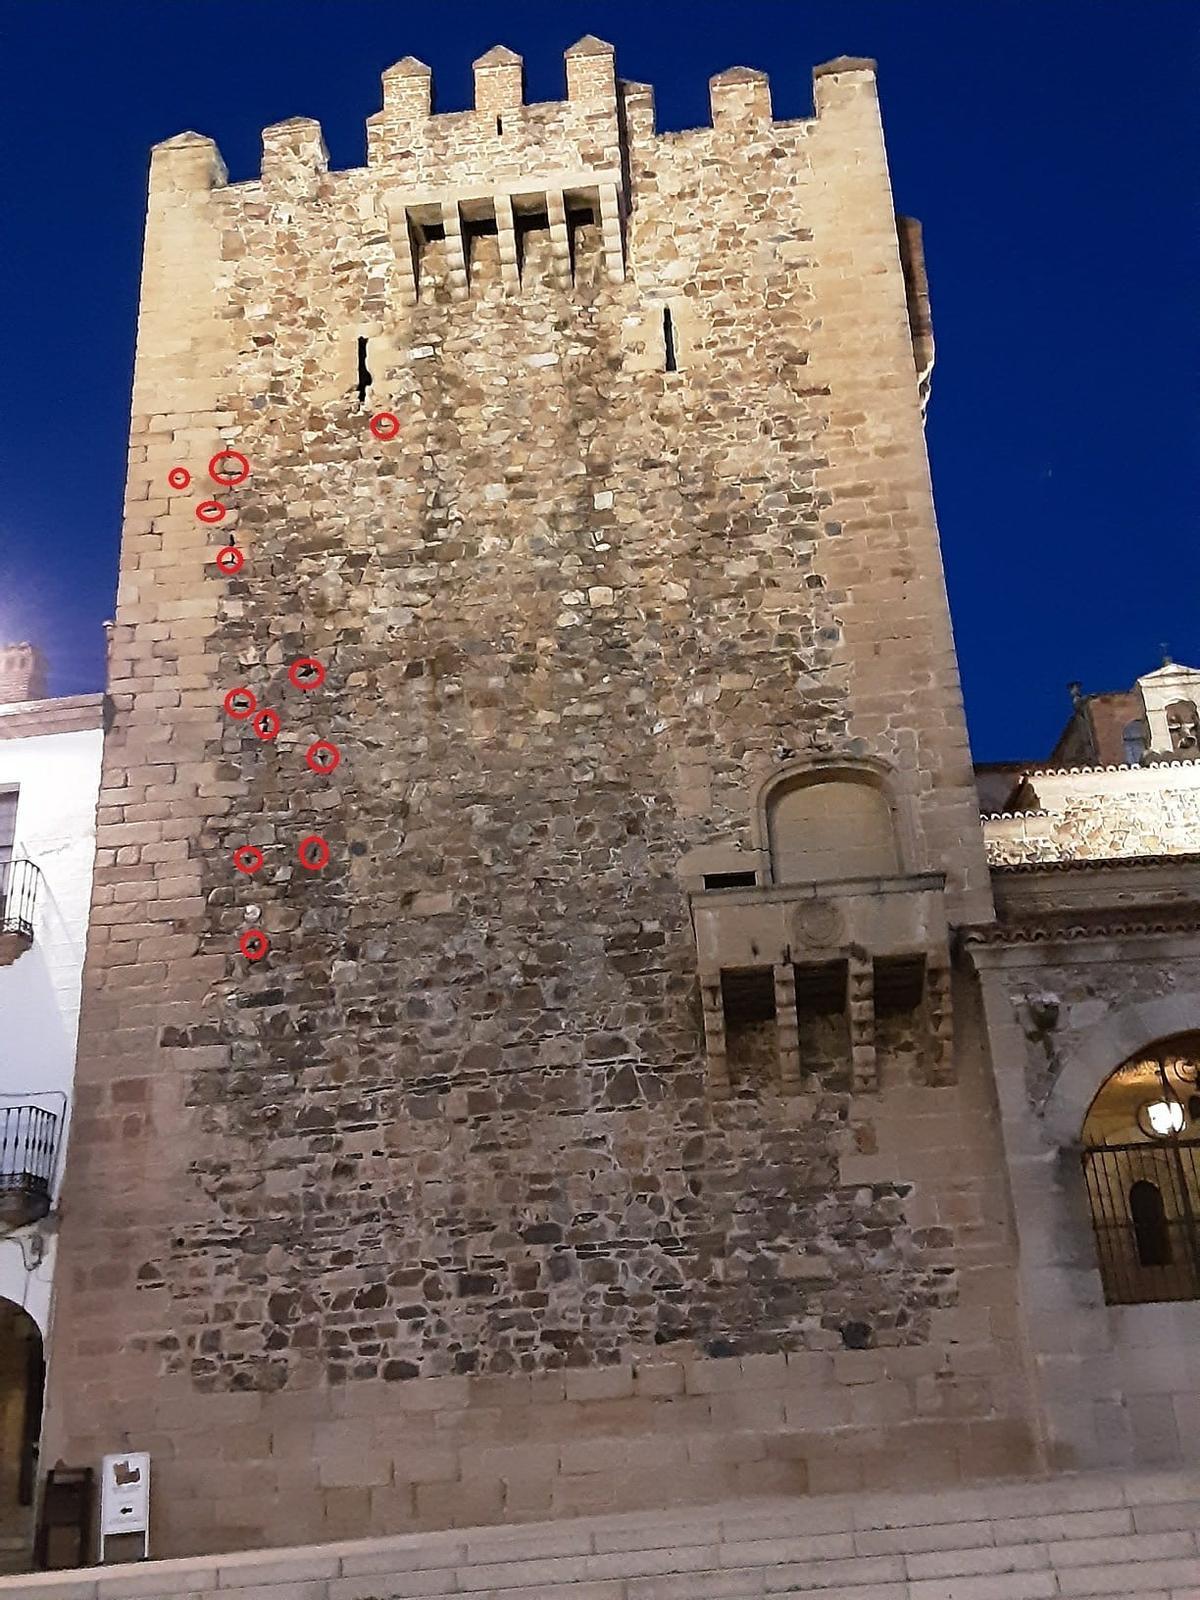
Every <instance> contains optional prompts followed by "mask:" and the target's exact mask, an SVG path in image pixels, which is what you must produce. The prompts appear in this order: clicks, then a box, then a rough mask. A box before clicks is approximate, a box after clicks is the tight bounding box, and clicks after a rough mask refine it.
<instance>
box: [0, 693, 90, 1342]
mask: <svg viewBox="0 0 1200 1600" xmlns="http://www.w3.org/2000/svg"><path fill="white" fill-rule="evenodd" d="M101 716H102V704H101V697H100V696H99V695H87V696H79V697H75V698H71V699H64V700H43V701H36V702H28V701H26V702H23V703H21V704H15V705H4V704H0V915H2V917H3V923H2V927H0V1210H2V1213H3V1215H2V1224H3V1225H2V1226H0V1299H3V1300H7V1301H11V1302H12V1303H13V1304H14V1305H17V1306H20V1307H22V1308H23V1309H24V1310H25V1311H27V1312H28V1313H29V1315H30V1316H31V1317H32V1318H33V1320H34V1321H35V1322H36V1323H37V1325H38V1327H39V1328H40V1330H41V1331H42V1333H43V1334H44V1333H45V1331H46V1328H47V1325H48V1321H49V1314H50V1297H51V1285H52V1280H53V1272H54V1253H55V1251H54V1246H55V1230H54V1227H53V1222H52V1221H51V1223H50V1224H49V1225H47V1224H46V1223H45V1222H41V1221H38V1220H35V1221H33V1222H30V1221H28V1220H27V1218H28V1215H29V1202H30V1191H31V1190H32V1191H34V1193H33V1209H34V1210H36V1209H39V1208H40V1207H41V1206H45V1205H47V1204H48V1205H49V1206H50V1207H53V1206H54V1204H55V1203H56V1201H57V1194H58V1187H59V1184H60V1183H61V1178H62V1166H63V1160H64V1157H65V1154H66V1140H67V1131H68V1125H69V1121H70V1104H71V1086H72V1079H73V1075H74V1067H75V1047H76V1036H77V1032H78V1023H79V1000H80V985H81V979H82V972H83V958H84V949H85V945H86V940H87V925H88V910H89V903H90V899H91V887H92V862H93V856H94V853H95V816H96V799H97V795H98V792H99V787H100V757H101V746H102V742H103V733H102V729H101ZM46 1114H48V1116H47V1115H46ZM49 1117H53V1119H54V1121H53V1123H51V1122H50V1121H49ZM47 1140H50V1141H52V1149H50V1150H48V1149H47ZM47 1158H49V1159H48V1160H47ZM47 1164H48V1166H49V1173H48V1178H47V1180H46V1184H47V1187H48V1190H49V1192H48V1194H39V1193H38V1192H37V1191H38V1188H39V1185H40V1184H41V1183H42V1174H43V1173H44V1172H45V1170H46V1167H47ZM22 1206H24V1207H25V1209H24V1210H22Z"/></svg>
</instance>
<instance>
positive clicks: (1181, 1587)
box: [0, 1470, 1200, 1600]
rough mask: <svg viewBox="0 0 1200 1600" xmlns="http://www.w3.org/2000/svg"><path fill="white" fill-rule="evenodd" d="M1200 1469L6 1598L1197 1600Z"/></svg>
mask: <svg viewBox="0 0 1200 1600" xmlns="http://www.w3.org/2000/svg"><path fill="white" fill-rule="evenodd" d="M1198 1529H1200V1471H1195V1472H1189V1471H1186V1470H1184V1471H1179V1472H1170V1473H1157V1474H1145V1473H1142V1474H1127V1475H1114V1474H1104V1475H1088V1476H1078V1477H1075V1476H1065V1477H1058V1478H1052V1479H1047V1480H1044V1481H1028V1480H1026V1481H1022V1482H1019V1483H1012V1482H1008V1483H991V1484H987V1485H985V1486H980V1487H977V1488H971V1489H958V1490H949V1491H946V1492H945V1493H941V1494H911V1495H896V1494H893V1495H859V1496H851V1495H829V1496H815V1497H812V1498H807V1499H797V1500H783V1499H769V1500H767V1499H764V1500H747V1501H736V1502H727V1503H725V1504H723V1505H718V1506H709V1507H703V1508H689V1509H688V1510H686V1511H682V1512H659V1513H639V1514H637V1515H634V1516H605V1517H585V1518H579V1519H575V1520H572V1521H569V1522H567V1521H564V1522H554V1523H530V1524H525V1525H522V1526H516V1527H505V1528H476V1529H465V1530H464V1529H456V1530H454V1531H453V1532H448V1533H433V1534H408V1535H399V1536H396V1537H394V1538H388V1539H371V1540H363V1541H359V1542H356V1543H346V1544H328V1545H313V1546H309V1547H307V1548H304V1549H290V1550H264V1551H255V1552H251V1553H246V1554H235V1555H225V1556H205V1557H192V1558H188V1559H186V1560H177V1561H162V1562H152V1563H148V1564H145V1563H142V1564H134V1565H128V1566H120V1567H117V1566H113V1567H104V1568H94V1567H93V1568H88V1569H86V1570H83V1571H78V1572H73V1573H43V1574H38V1575H35V1576H30V1577H24V1578H0V1600H4V1597H7V1596H13V1597H15V1596H17V1595H21V1596H28V1597H29V1600H183V1597H184V1596H186V1597H188V1600H201V1597H204V1596H208V1595H210V1594H211V1595H213V1596H214V1600H426V1597H433V1596H446V1595H452V1596H457V1597H459V1600H749V1597H760V1600H766V1597H776V1596H779V1597H784V1596H789V1595H791V1596H794V1595H818V1596H820V1597H822V1600H1086V1597H1089V1596H1105V1595H1112V1596H1120V1597H1121V1600H1200V1541H1198V1537H1197V1530H1198Z"/></svg>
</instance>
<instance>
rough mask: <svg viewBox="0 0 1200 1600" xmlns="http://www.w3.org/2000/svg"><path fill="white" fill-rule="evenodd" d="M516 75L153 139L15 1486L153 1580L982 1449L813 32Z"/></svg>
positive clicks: (965, 1277)
mask: <svg viewBox="0 0 1200 1600" xmlns="http://www.w3.org/2000/svg"><path fill="white" fill-rule="evenodd" d="M566 78H567V97H566V99H565V100H564V101H562V102H556V103H547V104H526V103H525V102H524V97H523V90H522V65H521V60H520V58H519V57H518V56H516V55H514V54H513V53H512V52H511V51H509V50H506V49H501V48H497V49H495V50H492V51H490V52H489V53H488V54H487V55H486V56H484V57H483V58H482V59H481V60H480V61H478V62H477V63H476V64H475V107H474V109H472V110H468V111H462V112H456V113H451V114H439V115H434V114H432V113H431V83H430V73H429V70H428V68H426V67H425V66H423V65H422V64H421V63H420V62H418V61H415V60H413V59H411V58H406V59H405V60H403V61H401V62H399V63H398V64H397V65H396V66H394V67H392V68H391V69H389V70H388V71H387V72H386V73H385V74H384V77H383V98H384V105H383V110H382V111H381V112H379V113H378V114H377V115H375V116H373V117H372V118H371V119H370V122H369V125H368V128H369V150H368V163H367V166H366V167H365V168H363V169H361V170H356V171H350V172H331V171H329V170H328V167H327V161H326V155H325V150H324V147H323V144H322V138H321V133H320V129H319V128H318V127H317V125H316V124H315V123H313V122H310V121H307V120H303V119H297V120H294V121H290V122H285V123H282V124H280V125H279V126H276V127H272V128H269V129H268V130H267V131H266V132H265V134H264V137H263V150H264V153H263V164H262V175H261V178H260V179H258V180H255V181H252V182H246V183H240V184H229V183H227V181H226V175H225V172H224V169H223V167H222V164H221V160H220V157H219V155H218V153H217V151H216V148H215V147H214V145H213V144H212V142H211V141H210V140H208V139H206V138H201V137H199V136H198V135H195V134H183V135H180V136H179V137H178V138H175V139H171V140H169V141H167V142H166V143H165V144H163V145H161V146H159V147H158V148H157V149H156V150H155V152H154V155H153V160H152V164H151V173H150V200H149V220H148V225H147V235H146V249H145V265H144V275H143V286H142V299H141V308H140V319H139V334H138V349H137V365H136V379H135V389H134V401H133V422H132V435H131V452H130V459H131V466H130V473H129V492H128V504H127V508H126V509H127V515H126V522H125V530H124V540H123V547H122V560H121V585H120V595H119V608H118V613H117V619H116V627H115V630H114V633H113V640H112V658H111V683H110V690H111V696H112V701H113V708H114V718H113V724H112V728H111V731H110V733H109V735H108V739H107V747H106V761H105V777H104V788H103V791H102V794H101V807H102V809H101V812H100V835H99V859H98V868H97V874H96V891H95V903H94V916H93V924H92V934H91V943H90V948H89V956H88V967H87V976H86V997H85V1009H84V1020H83V1042H82V1046H81V1059H80V1063H79V1074H78V1082H79V1106H78V1112H77V1116H76V1122H75V1132H74V1136H73V1145H72V1153H71V1159H70V1175H69V1183H68V1195H67V1200H66V1204H65V1212H64V1226H63V1233H62V1250H63V1261H64V1270H63V1272H62V1290H61V1298H60V1301H59V1304H58V1307H57V1314H56V1323H55V1328H54V1335H53V1350H52V1377H51V1402H50V1415H49V1422H48V1429H49V1433H48V1439H47V1443H46V1446H45V1449H44V1459H45V1460H46V1461H47V1462H52V1461H53V1460H54V1459H55V1458H56V1457H58V1456H62V1457H64V1458H66V1459H67V1460H68V1461H72V1462H73V1461H76V1460H81V1461H89V1460H93V1459H94V1458H95V1457H96V1456H98V1455H99V1453H100V1452H101V1451H103V1450H108V1449H121V1448H143V1449H148V1450H149V1451H150V1452H151V1453H152V1457H153V1462H154V1469H153V1470H154V1483H155V1489H154V1506H155V1516H156V1519H157V1521H156V1527H155V1541H154V1542H155V1549H156V1551H157V1552H158V1553H160V1554H168V1553H173V1552H184V1551H195V1550H202V1549H209V1548H228V1547H231V1546H235V1545H246V1544H249V1545H255V1544H263V1543H265V1544H272V1543H281V1542H286V1541H289V1540H296V1539H308V1540H311V1539H313V1538H320V1537H340V1536H347V1535H357V1534H366V1533H369V1532H384V1531H394V1530H397V1529H403V1528H406V1527H415V1526H429V1525H438V1524H446V1523H459V1524H467V1523H477V1522H486V1521H496V1520H502V1519H519V1518H523V1517H532V1516H539V1515H545V1514H547V1513H555V1512H558V1511H563V1512H567V1511H572V1510H578V1509H583V1508H586V1509H597V1508H599V1507H601V1506H612V1507H617V1506H631V1505H647V1504H655V1503H662V1502H664V1501H666V1500H671V1499H678V1500H693V1501H695V1500H702V1499H705V1498H710V1497H717V1496H719V1495H724V1494H729V1493H742V1492H744V1493H751V1492H755V1491H758V1490H771V1491H793V1490H794V1491H796V1492H804V1491H816V1490H821V1489H827V1488H852V1487H857V1486H872V1485H878V1484H881V1483H890V1482H896V1483H903V1484H905V1485H912V1484H913V1483H915V1482H921V1481H932V1482H945V1481H953V1480H955V1479H958V1478H962V1477H964V1476H971V1475H975V1474H980V1473H988V1472H1000V1471H1008V1470H1013V1469H1017V1468H1020V1467H1022V1466H1025V1465H1027V1464H1028V1463H1029V1460H1030V1450H1031V1443H1030V1441H1031V1439H1032V1437H1033V1436H1034V1433H1035V1431H1036V1430H1035V1429H1034V1427H1033V1423H1032V1420H1031V1402H1030V1401H1029V1398H1028V1392H1027V1385H1026V1378H1025V1372H1024V1368H1023V1364H1022V1359H1021V1356H1020V1339H1019V1336H1018V1331H1017V1325H1016V1300H1017V1294H1016V1288H1015V1282H1016V1280H1015V1274H1014V1270H1013V1246H1012V1241H1011V1230H1010V1223H1009V1216H1008V1208H1007V1203H1006V1199H1005V1195H1006V1191H1005V1187H1004V1180H1003V1177H1002V1173H1003V1170H1004V1169H1003V1161H1002V1157H1001V1155H1000V1152H999V1147H998V1143H997V1133H996V1118H995V1113H994V1107H993V1096H992V1092H991V1087H990V1077H989V1074H988V1068H987V1064H986V1058H985V1053H984V1049H983V1036H982V1032H981V1029H980V1025H979V1023H978V1020H977V1015H976V1009H975V1002H974V998H973V994H974V992H973V990H972V988H971V986H970V984H969V982H968V981H967V979H966V978H965V977H963V976H960V974H959V973H958V972H957V970H956V968H955V965H954V962H953V958H952V949H953V942H952V937H951V935H952V930H953V928H954V926H955V925H957V924H961V923H964V922H976V923H978V922H986V921H987V920H988V919H989V918H990V915H991V909H990V904H991V903H990V889H989V884H988V875H987V869H986V864H985V860H984V854H983V846H982V841H981V835H980V830H979V826H978V820H977V808H976V804H975V798H974V792H973V789H972V775H971V769H970V762H969V755H968V748H967V740H966V734H965V729H964V723H963V714H962V707H961V702H960V695H959V687H958V679H957V669H956V663H955V655H954V646H953V642H952V637H951V631H950V623H949V618H948V613H947V605H946V596H945V592H944V586H943V579H942V570H941V562H940V557H939V549H938V536H937V530H936V525H935V519H934V511H933V504H932V499H931V492H930V483H929V473H928V466H927V460H926V453H925V445H924V438H923V427H922V407H923V400H924V392H925V388H926V386H927V379H928V366H929V360H930V351H931V341H930V336H929V328H928V320H927V312H926V302H925V295H924V285H923V272H922V268H921V263H920V251H919V242H918V240H919V235H918V233H917V231H916V229H915V227H914V225H912V224H903V223H902V224H901V225H899V226H898V224H897V219H896V217H895V216H894V213H893V206H892V198H891V193H890V187H889V180H888V171H887V163H886V158H885V153H884V145H883V139H882V133H881V128H880V120H879V110H878V104H877V99H876V90H875V78H874V71H873V66H872V63H870V62H868V61H861V60H838V61H834V62H831V63H830V64H828V65H827V66H824V67H822V68H820V69H818V71H817V73H816V75H815V112H814V115H813V116H811V117H809V118H804V119H800V120H796V121H791V122H781V121H774V120H773V119H772V113H771V101H770V90H769V87H768V83H767V80H766V78H765V77H764V76H763V74H761V73H759V72H752V71H748V70H745V69H741V68H739V69H735V70H733V71H730V72H725V73H722V74H721V75H720V76H718V77H716V78H714V79H713V81H712V86H711V88H712V125H711V127H705V128H701V129H697V130H693V131H688V132H683V133H671V134H659V133H658V132H656V129H655V123H654V112H653V103H652V96H651V91H650V90H649V89H648V88H647V87H645V86H643V85H639V84H630V83H621V82H619V81H618V80H617V79H616V78H615V75H614V63H613V52H612V50H611V48H610V47H609V46H608V45H606V44H603V43H601V42H600V41H598V40H596V39H592V38H587V39H584V40H582V41H580V43H579V44H578V45H576V46H575V47H574V48H573V49H571V50H570V51H568V52H567V57H566ZM383 413H391V414H393V415H394V416H395V417H396V419H398V423H399V429H398V432H397V433H396V436H395V437H393V438H380V437H377V436H376V432H375V431H373V430H372V427H371V423H372V420H373V419H378V418H379V417H380V416H381V415H382V414H383ZM377 428H378V431H380V432H387V431H388V428H387V425H386V424H377ZM221 450H232V451H236V452H239V453H240V454H241V455H243V456H244V457H245V458H246V460H247V462H248V463H249V467H250V471H249V475H248V477H246V478H245V480H244V481H243V482H241V483H239V484H238V485H236V486H235V487H232V488H228V489H222V488H218V487H217V486H216V485H214V483H213V482H212V481H211V480H210V478H209V476H208V463H209V461H210V458H211V457H213V456H214V454H215V453H216V452H218V451H221ZM176 468H181V469H185V470H184V472H182V473H179V474H177V478H176V481H178V482H183V478H184V476H185V475H186V474H190V481H189V482H188V483H187V484H185V486H184V487H182V488H178V489H177V488H174V487H172V486H171V485H170V483H169V480H168V473H170V472H172V470H173V469H176ZM205 499H215V500H217V501H218V502H219V503H220V504H222V505H224V506H225V507H226V508H227V510H226V515H225V517H224V519H223V520H222V521H220V522H219V523H217V524H213V525H206V523H205V522H204V521H203V520H201V519H200V518H198V516H197V514H196V513H197V506H198V504H199V503H200V502H202V501H203V500H205ZM210 514H211V515H215V513H210ZM231 531H232V537H233V538H234V539H235V540H236V543H237V547H238V548H239V550H240V551H241V552H242V554H243V557H244V566H243V567H242V569H241V570H240V571H239V572H236V573H234V574H232V575H227V574H226V573H225V572H223V571H221V570H220V569H219V568H218V566H217V565H216V564H215V562H214V557H215V556H216V554H217V552H218V551H219V549H220V547H221V546H222V545H223V544H224V543H225V541H226V540H227V538H228V537H229V536H230V534H231ZM302 657H312V658H316V660H317V661H318V662H319V663H320V664H321V666H322V667H323V668H324V669H325V678H324V681H323V683H321V684H320V685H319V686H318V687H302V688H297V687H295V686H293V685H292V684H291V683H290V682H289V680H288V667H289V665H290V664H291V663H293V662H295V661H296V660H298V659H299V658H302ZM239 687H240V688H244V689H248V690H249V691H250V692H251V693H252V694H253V695H254V696H255V697H256V699H257V701H258V703H259V705H260V706H266V707H269V708H271V709H273V710H275V711H276V712H277V713H278V715H279V717H280V719H281V727H280V731H279V733H278V736H277V737H276V738H274V739H259V738H256V737H255V734H254V731H253V728H252V724H251V722H250V720H248V719H238V718H236V717H233V716H230V715H227V714H226V712H225V710H224V709H223V701H224V698H225V696H226V695H227V693H228V692H229V691H230V690H232V689H234V688H239ZM317 739H323V740H326V741H329V742H331V743H333V744H334V745H336V747H337V749H338V751H339V752H340V756H341V760H340V763H339V764H338V765H337V767H336V768H335V769H334V770H332V771H324V772H315V771H312V770H310V769H309V768H308V767H307V766H306V760H305V756H306V751H307V750H308V749H309V748H310V746H311V745H312V743H313V742H314V741H315V740H317ZM314 833H316V834H319V835H321V836H322V837H323V838H324V839H326V840H327V841H328V843H329V848H330V860H329V864H328V865H327V866H326V867H325V868H324V869H323V870H310V868H309V867H308V866H307V865H306V864H304V863H302V862H301V861H300V860H299V859H298V856H297V848H298V845H299V843H300V841H301V840H302V839H303V838H305V837H306V836H308V835H311V834H314ZM246 845H248V846H252V847H255V848H256V849H258V850H261V852H262V853H263V863H262V866H261V868H260V870H258V871H257V872H255V873H253V874H246V873H242V872H239V871H238V870H237V869H236V868H235V866H234V864H233V862H232V859H231V857H232V853H233V852H234V851H235V850H236V849H238V848H239V847H241V846H246ZM247 930H249V931H257V932H259V933H263V934H265V935H266V937H267V939H268V940H269V943H270V948H269V953H268V954H267V955H266V956H265V957H264V958H263V959H261V960H258V961H248V960H246V959H245V958H244V957H243V956H242V954H241V953H240V952H239V937H240V935H241V934H242V933H243V932H245V931H247Z"/></svg>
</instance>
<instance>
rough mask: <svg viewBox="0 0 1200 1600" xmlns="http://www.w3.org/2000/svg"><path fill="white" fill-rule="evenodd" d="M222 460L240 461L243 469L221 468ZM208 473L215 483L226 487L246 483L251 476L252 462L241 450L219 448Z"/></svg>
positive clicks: (209, 465) (210, 463) (209, 464)
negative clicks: (229, 470) (223, 469)
mask: <svg viewBox="0 0 1200 1600" xmlns="http://www.w3.org/2000/svg"><path fill="white" fill-rule="evenodd" d="M222 461H240V462H241V464H242V465H241V470H240V471H238V470H236V469H235V470H234V471H233V472H228V471H222V470H220V463H221V462H222ZM208 475H209V477H210V478H211V479H212V481H213V482H214V483H219V484H221V485H222V486H223V487H224V488H226V489H228V488H231V487H232V486H233V485H234V484H235V483H245V481H246V479H247V478H248V477H249V476H250V463H249V462H248V461H247V460H246V458H245V456H244V455H243V454H242V453H241V451H240V450H218V451H217V453H216V455H215V456H214V457H213V458H212V460H211V461H210V462H209V463H208Z"/></svg>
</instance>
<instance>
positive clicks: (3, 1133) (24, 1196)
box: [0, 1106, 58, 1232]
mask: <svg viewBox="0 0 1200 1600" xmlns="http://www.w3.org/2000/svg"><path fill="white" fill-rule="evenodd" d="M57 1149H58V1118H57V1117H56V1116H55V1115H54V1113H53V1112H52V1111H45V1110H43V1109H42V1107H41V1106H9V1107H7V1108H5V1109H4V1110H0V1230H3V1231H5V1232H11V1231H12V1230H13V1229H14V1228H25V1227H28V1226H29V1224H30V1223H31V1222H37V1221H38V1220H39V1218H41V1217H44V1216H45V1215H46V1213H47V1212H48V1211H49V1210H50V1189H51V1185H52V1184H53V1181H54V1161H55V1155H56V1153H57Z"/></svg>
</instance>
